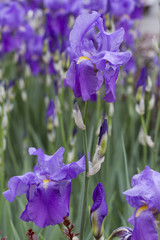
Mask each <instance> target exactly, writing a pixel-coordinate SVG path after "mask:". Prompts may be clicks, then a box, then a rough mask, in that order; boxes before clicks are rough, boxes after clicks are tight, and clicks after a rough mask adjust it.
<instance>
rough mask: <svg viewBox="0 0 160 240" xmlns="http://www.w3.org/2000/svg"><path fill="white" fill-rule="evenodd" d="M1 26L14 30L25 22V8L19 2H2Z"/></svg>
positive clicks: (0, 9)
mask: <svg viewBox="0 0 160 240" xmlns="http://www.w3.org/2000/svg"><path fill="white" fill-rule="evenodd" d="M0 12H1V14H0V26H1V27H2V29H4V28H6V29H7V28H8V29H10V30H14V29H15V28H18V27H19V26H20V25H21V24H23V22H24V16H25V13H26V12H25V9H24V8H23V6H22V5H21V4H20V3H18V2H14V1H13V2H9V3H4V2H3V3H1V4H0Z"/></svg>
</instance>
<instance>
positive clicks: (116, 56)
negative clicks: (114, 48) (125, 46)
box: [90, 51, 131, 66]
mask: <svg viewBox="0 0 160 240" xmlns="http://www.w3.org/2000/svg"><path fill="white" fill-rule="evenodd" d="M130 57H131V53H130V52H109V51H103V52H100V53H98V54H96V55H94V56H93V57H92V58H90V59H91V61H92V62H93V63H94V64H96V65H97V64H100V63H99V62H101V61H104V60H106V63H107V62H109V63H111V64H113V65H115V66H120V65H124V64H125V63H127V62H128V60H129V59H130Z"/></svg>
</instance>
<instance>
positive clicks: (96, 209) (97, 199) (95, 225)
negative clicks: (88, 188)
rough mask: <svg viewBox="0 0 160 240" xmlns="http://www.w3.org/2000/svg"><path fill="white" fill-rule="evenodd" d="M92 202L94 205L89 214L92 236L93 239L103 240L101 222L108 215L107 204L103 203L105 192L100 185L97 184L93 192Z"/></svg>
mask: <svg viewBox="0 0 160 240" xmlns="http://www.w3.org/2000/svg"><path fill="white" fill-rule="evenodd" d="M93 202H94V203H93V205H92V208H91V213H90V216H91V225H92V232H93V236H94V237H95V239H104V238H103V232H104V227H103V222H104V218H105V217H106V215H107V213H108V210H107V204H106V202H105V191H104V188H103V185H102V183H98V185H97V187H96V188H95V190H94V192H93Z"/></svg>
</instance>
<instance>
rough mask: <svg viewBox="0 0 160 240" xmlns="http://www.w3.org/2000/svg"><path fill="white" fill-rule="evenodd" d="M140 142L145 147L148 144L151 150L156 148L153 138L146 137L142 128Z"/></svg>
mask: <svg viewBox="0 0 160 240" xmlns="http://www.w3.org/2000/svg"><path fill="white" fill-rule="evenodd" d="M138 140H139V142H140V143H141V144H142V145H144V146H145V145H146V144H147V145H148V146H149V147H150V148H153V147H154V142H153V141H152V139H151V136H148V135H146V134H145V133H144V130H143V129H142V128H141V129H140V132H139V136H138Z"/></svg>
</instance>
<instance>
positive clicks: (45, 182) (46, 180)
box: [43, 179, 50, 189]
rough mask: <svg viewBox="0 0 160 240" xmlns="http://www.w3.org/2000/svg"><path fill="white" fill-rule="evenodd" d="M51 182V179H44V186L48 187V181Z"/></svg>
mask: <svg viewBox="0 0 160 240" xmlns="http://www.w3.org/2000/svg"><path fill="white" fill-rule="evenodd" d="M49 182H50V180H48V179H44V180H43V187H44V188H45V189H46V188H47V187H48V183H49Z"/></svg>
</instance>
